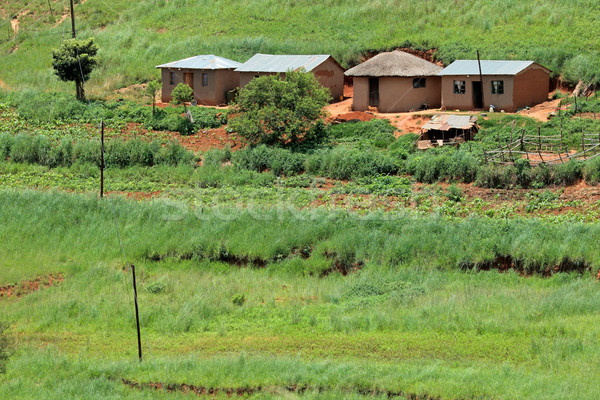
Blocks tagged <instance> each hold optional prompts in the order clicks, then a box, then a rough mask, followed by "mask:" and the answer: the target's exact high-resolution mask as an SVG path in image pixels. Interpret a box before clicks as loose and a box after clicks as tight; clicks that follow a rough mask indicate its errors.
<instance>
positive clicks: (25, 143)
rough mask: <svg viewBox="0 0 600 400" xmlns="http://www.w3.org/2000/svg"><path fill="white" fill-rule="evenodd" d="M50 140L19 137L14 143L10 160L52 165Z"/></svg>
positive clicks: (41, 137)
mask: <svg viewBox="0 0 600 400" xmlns="http://www.w3.org/2000/svg"><path fill="white" fill-rule="evenodd" d="M50 148H51V144H50V139H48V138H47V137H46V136H31V135H19V136H16V137H15V138H14V140H13V142H12V146H11V149H10V158H11V160H13V161H14V162H22V163H30V164H41V165H48V164H50V156H51V153H50Z"/></svg>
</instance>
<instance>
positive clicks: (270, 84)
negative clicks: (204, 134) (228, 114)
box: [229, 70, 331, 145]
mask: <svg viewBox="0 0 600 400" xmlns="http://www.w3.org/2000/svg"><path fill="white" fill-rule="evenodd" d="M330 98H331V96H330V94H329V90H328V89H327V88H324V87H323V86H321V84H320V83H319V81H317V78H315V76H314V75H313V74H312V73H306V72H304V71H303V70H300V71H288V72H287V73H286V74H285V77H284V78H281V77H279V76H276V75H271V76H261V77H258V78H254V79H253V80H252V81H250V83H248V84H247V85H246V86H244V87H243V88H242V89H240V91H239V93H238V96H237V98H236V100H235V103H234V106H233V110H232V115H233V117H232V118H231V119H230V120H229V126H230V128H231V129H232V130H234V131H237V132H238V134H239V135H240V136H241V137H243V138H245V139H246V140H247V141H248V142H250V143H251V144H257V143H265V144H271V145H272V144H286V145H294V144H297V143H299V142H301V141H303V140H304V139H305V138H306V135H307V134H309V133H310V131H311V130H312V129H314V128H316V127H317V125H318V124H319V122H320V121H322V118H323V117H325V111H324V107H325V106H326V105H327V103H328V102H329V99H330Z"/></svg>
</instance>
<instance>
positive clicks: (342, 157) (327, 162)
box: [305, 147, 399, 179]
mask: <svg viewBox="0 0 600 400" xmlns="http://www.w3.org/2000/svg"><path fill="white" fill-rule="evenodd" d="M305 165H306V171H307V172H309V173H312V174H315V175H321V176H326V177H329V178H334V179H350V178H357V177H361V176H375V175H379V174H384V175H394V174H396V173H397V172H398V170H399V167H398V162H397V161H396V160H395V159H394V158H393V157H392V156H390V155H389V154H383V153H380V152H377V151H375V150H372V149H367V150H362V151H361V150H358V149H349V148H345V147H337V148H334V149H331V150H321V151H318V152H316V153H314V154H313V155H311V156H310V157H309V158H308V160H307V161H306V164H305Z"/></svg>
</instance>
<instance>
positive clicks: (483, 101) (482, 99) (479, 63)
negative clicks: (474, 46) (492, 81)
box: [477, 50, 485, 110]
mask: <svg viewBox="0 0 600 400" xmlns="http://www.w3.org/2000/svg"><path fill="white" fill-rule="evenodd" d="M477 64H478V65H479V81H480V82H481V102H482V103H483V109H484V110H485V98H484V97H483V93H484V92H485V90H484V89H483V72H481V60H480V59H479V50H477Z"/></svg>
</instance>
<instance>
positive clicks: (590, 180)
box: [583, 157, 600, 185]
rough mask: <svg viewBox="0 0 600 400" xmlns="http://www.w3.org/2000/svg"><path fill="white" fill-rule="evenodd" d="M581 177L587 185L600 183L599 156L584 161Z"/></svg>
mask: <svg viewBox="0 0 600 400" xmlns="http://www.w3.org/2000/svg"><path fill="white" fill-rule="evenodd" d="M583 177H584V179H585V182H586V183H587V184H589V185H597V184H598V183H600V158H598V157H596V158H592V159H591V160H588V161H586V162H585V165H584V167H583Z"/></svg>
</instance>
